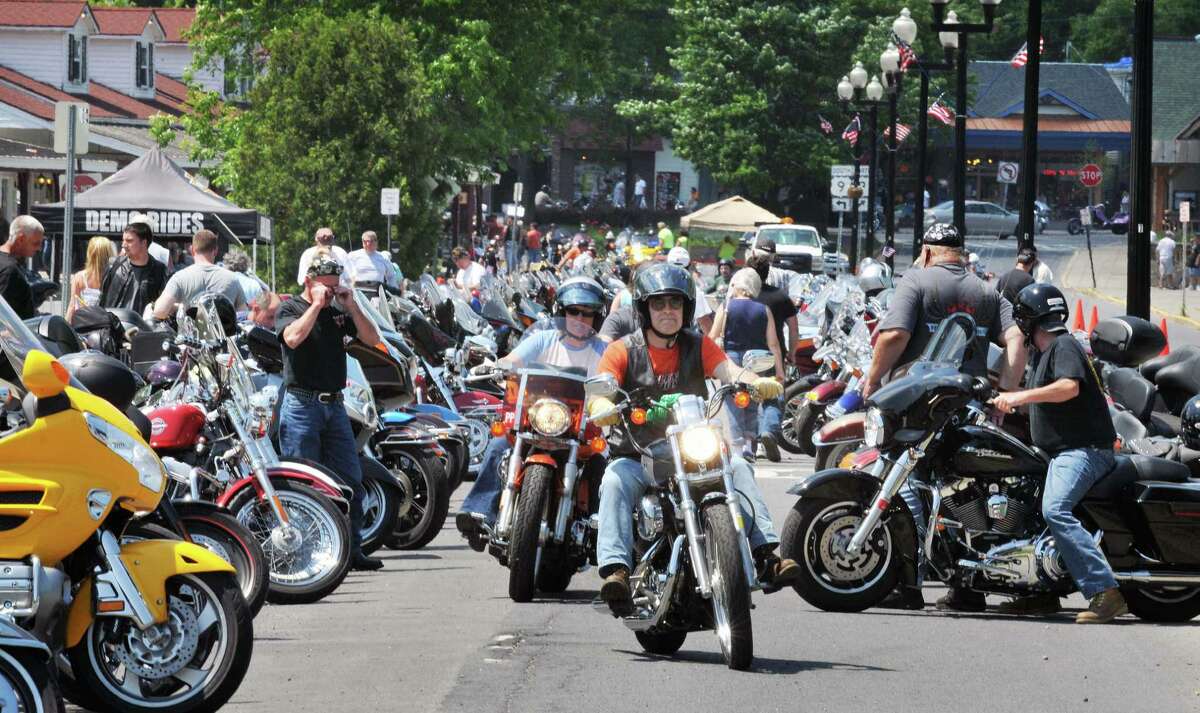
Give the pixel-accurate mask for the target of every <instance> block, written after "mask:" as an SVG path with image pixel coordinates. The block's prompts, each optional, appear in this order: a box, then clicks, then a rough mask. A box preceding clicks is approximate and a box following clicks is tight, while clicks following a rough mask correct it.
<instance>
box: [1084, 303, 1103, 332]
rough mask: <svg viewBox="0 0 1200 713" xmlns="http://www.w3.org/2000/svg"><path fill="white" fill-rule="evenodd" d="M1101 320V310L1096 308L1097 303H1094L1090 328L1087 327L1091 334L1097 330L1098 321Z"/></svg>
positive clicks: (1089, 323)
mask: <svg viewBox="0 0 1200 713" xmlns="http://www.w3.org/2000/svg"><path fill="white" fill-rule="evenodd" d="M1099 321H1100V311H1099V310H1098V309H1097V308H1096V305H1092V318H1091V319H1089V320H1088V328H1087V331H1088V334H1091V333H1092V332H1094V331H1095V330H1096V323H1097V322H1099Z"/></svg>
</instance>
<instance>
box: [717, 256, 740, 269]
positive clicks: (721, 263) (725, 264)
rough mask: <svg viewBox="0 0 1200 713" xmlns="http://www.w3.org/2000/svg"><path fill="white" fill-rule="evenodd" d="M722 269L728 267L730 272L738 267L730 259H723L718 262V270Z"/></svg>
mask: <svg viewBox="0 0 1200 713" xmlns="http://www.w3.org/2000/svg"><path fill="white" fill-rule="evenodd" d="M722 267H728V268H729V269H730V270H732V269H734V268H736V267H737V265H735V264H734V262H733V260H730V259H729V258H723V259H721V260H720V261H718V262H717V269H718V270H720V269H721V268H722Z"/></svg>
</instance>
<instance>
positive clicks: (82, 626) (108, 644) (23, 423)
mask: <svg viewBox="0 0 1200 713" xmlns="http://www.w3.org/2000/svg"><path fill="white" fill-rule="evenodd" d="M0 349H2V350H3V352H4V357H5V359H4V360H3V364H2V365H0V372H2V373H0V378H2V379H4V380H5V381H6V382H8V383H9V384H11V385H12V389H13V390H10V391H9V393H8V394H7V395H6V396H7V397H14V398H7V397H6V398H5V400H4V401H5V404H6V405H5V408H4V410H3V413H2V414H0V428H2V429H3V431H2V433H0V462H4V463H6V464H9V465H8V467H9V468H10V470H7V471H6V472H4V473H2V474H0V482H2V483H3V491H4V495H3V497H0V514H2V515H3V517H4V519H5V522H6V523H8V524H9V526H10V527H9V528H8V529H6V530H4V531H3V533H0V560H4V570H5V572H6V574H5V581H4V589H5V595H4V599H5V601H6V603H7V606H6V607H5V610H4V615H5V617H6V618H9V619H11V621H14V622H16V623H17V624H18V625H19V626H20V627H21V628H22V629H24V630H25V631H26V632H28V633H30V634H32V635H33V636H34V637H35V638H37V639H38V640H39V641H41V642H42V643H43V644H45V645H46V646H47V648H48V649H49V651H50V652H51V653H53V654H55V655H56V656H57V655H58V654H60V653H63V654H65V656H66V660H69V662H70V669H71V673H72V675H73V677H74V679H75V680H76V681H77V682H78V683H79V688H80V689H81V690H83V691H86V695H87V698H88V699H89V701H91V702H92V704H93V705H94V706H96V707H98V708H99V709H108V710H122V711H151V710H155V711H168V712H169V713H182V712H183V711H210V710H215V709H217V708H219V707H220V706H221V705H223V704H224V703H225V702H226V701H227V700H228V699H229V698H230V696H232V695H233V693H234V692H235V691H236V690H237V688H238V686H239V685H240V683H241V681H242V678H243V677H244V675H245V673H246V669H247V667H248V666H249V663H250V658H251V656H252V653H253V623H252V618H251V615H250V611H249V609H248V607H247V606H246V602H245V600H244V599H243V597H242V594H241V591H240V589H239V587H238V583H237V581H236V579H235V573H234V569H233V567H232V566H230V564H229V563H228V562H226V561H225V560H223V559H221V558H220V557H218V556H217V555H215V554H213V553H211V552H209V551H208V550H206V549H205V548H203V547H201V546H199V545H197V544H193V543H190V542H181V541H178V540H157V539H155V540H141V541H138V542H132V543H127V544H123V543H122V542H121V535H122V533H123V531H124V530H125V528H126V526H127V525H128V524H129V523H130V521H131V520H132V519H133V518H134V515H135V513H137V512H140V511H152V510H154V509H155V508H156V507H157V506H158V504H159V501H160V500H161V499H162V498H163V492H164V486H165V484H166V481H167V475H166V472H165V470H164V468H163V465H162V463H161V462H160V461H159V460H158V458H157V457H155V455H154V453H153V451H151V450H150V448H149V446H148V445H147V444H146V443H145V441H144V440H143V439H142V436H141V434H140V433H139V432H138V429H137V428H136V427H135V426H134V425H133V424H132V423H131V422H130V421H129V419H127V418H126V417H125V416H124V415H123V414H121V413H120V412H119V411H118V410H117V409H116V408H115V407H113V406H112V405H111V404H109V403H108V402H106V401H105V400H104V399H102V398H99V397H97V396H95V395H93V394H90V393H88V392H87V391H85V390H83V389H82V388H80V386H81V385H80V384H79V382H77V381H73V380H72V379H71V377H70V374H69V373H68V372H67V371H66V369H65V368H64V367H63V366H62V365H61V364H59V363H58V362H57V361H56V360H54V359H53V357H51V356H50V355H49V354H47V353H46V352H44V351H41V348H40V343H39V342H38V340H37V338H36V337H35V336H34V335H33V333H32V332H30V331H29V330H28V329H27V328H26V326H25V325H24V324H23V323H22V322H21V321H20V320H19V319H17V317H16V315H15V314H13V312H12V309H11V308H10V307H9V306H8V304H7V303H6V302H4V301H3V300H0ZM18 404H19V405H18ZM64 443H67V444H71V447H70V448H63V447H62V445H63V444H64ZM16 464H20V465H19V466H18V465H16ZM4 640H5V641H6V642H8V641H11V640H12V639H11V638H10V637H6V638H5V639H4ZM6 651H7V649H6ZM40 655H41V654H39V656H40ZM4 669H5V667H4V666H2V665H0V670H4ZM9 670H11V669H9ZM81 702H83V701H81ZM39 705H40V704H36V703H35V705H34V706H33V707H31V708H25V709H26V710H38V708H39ZM15 709H16V710H20V709H21V708H19V707H17V708H15Z"/></svg>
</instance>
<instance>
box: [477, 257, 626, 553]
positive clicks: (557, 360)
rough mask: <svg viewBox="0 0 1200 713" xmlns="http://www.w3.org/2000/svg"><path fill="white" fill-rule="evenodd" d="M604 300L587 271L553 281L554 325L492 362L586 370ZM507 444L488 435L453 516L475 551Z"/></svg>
mask: <svg viewBox="0 0 1200 713" xmlns="http://www.w3.org/2000/svg"><path fill="white" fill-rule="evenodd" d="M606 304H607V301H606V300H605V296H604V290H603V288H601V287H600V284H599V283H597V282H596V281H595V280H593V279H591V278H587V277H573V278H571V279H569V280H566V281H565V282H563V283H562V284H561V285H559V287H558V292H557V295H556V298H555V303H554V306H555V315H556V316H557V317H559V318H560V320H559V322H558V325H559V328H558V329H546V330H541V331H539V332H537V333H535V334H532V335H530V336H529V337H528V338H526V339H524V340H523V341H522V342H521V343H520V344H519V345H517V348H516V349H514V350H513V351H512V352H510V353H509V354H508V355H507V356H506V357H504V358H503V359H501V360H500V361H499V362H498V363H497V366H498V367H500V368H502V369H505V370H509V369H513V368H517V367H520V366H524V365H527V364H531V363H534V362H537V363H539V364H545V365H547V366H554V367H560V368H567V367H576V368H581V369H584V370H585V371H586V372H587V374H588V375H589V376H590V375H591V374H592V373H593V372H594V371H595V370H596V365H597V364H598V363H599V362H600V356H601V354H603V353H604V349H605V347H607V346H608V342H607V341H606V340H604V339H601V338H600V337H598V336H596V328H597V327H598V326H599V325H600V323H601V322H603V321H604V312H605V307H606ZM508 450H509V442H508V438H507V437H505V436H500V437H497V438H493V439H492V440H491V441H490V442H489V443H488V445H487V448H486V450H484V453H483V461H482V463H481V464H480V468H479V475H478V477H477V478H476V480H475V484H474V486H472V488H471V492H470V493H469V494H468V495H467V498H466V499H465V500H464V501H463V506H462V510H461V511H459V513H458V515H457V516H456V517H455V524H456V525H457V526H458V530H459V532H461V533H462V535H463V537H465V538H467V541H468V542H470V543H471V546H472V547H473V548H474V549H476V550H478V551H480V552H482V551H483V545H484V543H483V540H482V539H481V538H480V537H479V535H480V534H481V533H482V532H483V531H484V530H485V528H487V527H490V526H491V525H492V523H494V522H495V521H496V516H497V515H498V514H499V505H500V491H501V488H502V485H503V478H502V475H501V469H502V468H503V467H504V464H505V463H506V462H507V459H506V453H507V452H508ZM604 463H605V461H604V458H603V457H601V456H594V457H593V458H591V459H590V460H589V461H588V463H587V465H586V466H585V469H592V468H603V467H604ZM597 480H598V478H597Z"/></svg>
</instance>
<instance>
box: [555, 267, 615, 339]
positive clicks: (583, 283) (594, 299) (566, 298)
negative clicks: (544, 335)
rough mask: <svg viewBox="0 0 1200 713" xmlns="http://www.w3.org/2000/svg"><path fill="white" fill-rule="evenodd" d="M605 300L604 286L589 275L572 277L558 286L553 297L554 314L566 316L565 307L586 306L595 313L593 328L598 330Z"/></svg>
mask: <svg viewBox="0 0 1200 713" xmlns="http://www.w3.org/2000/svg"><path fill="white" fill-rule="evenodd" d="M607 306H608V302H607V300H605V299H604V288H602V287H601V286H600V283H598V282H596V281H595V280H593V279H592V278H590V277H572V278H571V279H569V280H566V281H564V282H563V283H562V284H561V285H559V286H558V292H557V293H556V294H555V298H554V310H555V314H556V315H558V316H560V317H565V316H566V308H567V307H587V308H588V309H590V310H592V311H594V312H595V313H596V319H595V320H594V321H595V327H594V328H595V329H596V330H597V331H598V330H599V329H600V325H601V324H603V323H604V317H605V313H606V311H607V310H606V309H605V308H606V307H607Z"/></svg>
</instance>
